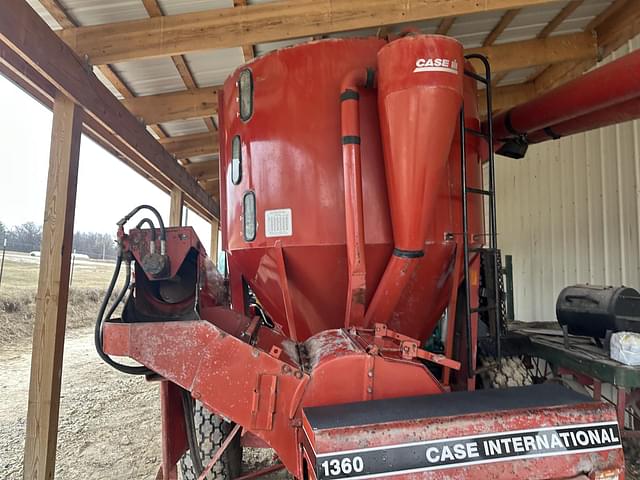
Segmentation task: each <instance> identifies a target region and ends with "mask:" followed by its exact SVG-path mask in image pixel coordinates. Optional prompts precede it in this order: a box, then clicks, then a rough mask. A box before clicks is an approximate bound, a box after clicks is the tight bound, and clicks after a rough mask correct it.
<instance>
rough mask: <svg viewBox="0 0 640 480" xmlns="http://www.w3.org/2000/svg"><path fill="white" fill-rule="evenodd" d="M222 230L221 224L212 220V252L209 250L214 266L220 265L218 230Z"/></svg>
mask: <svg viewBox="0 0 640 480" xmlns="http://www.w3.org/2000/svg"><path fill="white" fill-rule="evenodd" d="M219 229H220V222H219V221H218V220H216V219H215V218H214V219H213V220H211V250H209V257H210V258H211V261H212V262H213V264H214V265H218V230H219Z"/></svg>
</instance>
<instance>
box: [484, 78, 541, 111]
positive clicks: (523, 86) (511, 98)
mask: <svg viewBox="0 0 640 480" xmlns="http://www.w3.org/2000/svg"><path fill="white" fill-rule="evenodd" d="M491 93H492V98H491V100H492V103H493V105H492V108H493V111H494V112H497V111H499V110H504V109H506V108H510V107H512V106H514V105H518V104H520V103H523V102H526V101H528V100H530V99H531V98H533V97H534V96H535V95H536V87H535V85H534V83H533V82H527V83H518V84H516V85H506V86H504V87H496V88H494V89H493V91H492V92H491ZM486 105H487V102H486V97H485V94H484V90H482V91H481V92H480V93H479V94H478V111H479V112H481V114H482V113H483V112H486V111H487V107H486Z"/></svg>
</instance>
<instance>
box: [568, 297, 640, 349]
mask: <svg viewBox="0 0 640 480" xmlns="http://www.w3.org/2000/svg"><path fill="white" fill-rule="evenodd" d="M556 316H557V317H558V322H559V323H560V325H562V326H564V325H566V326H567V327H568V329H569V333H570V334H572V335H584V336H586V337H594V338H604V337H605V336H606V334H607V330H610V331H612V332H620V331H625V332H640V293H638V291H637V290H636V289H634V288H629V287H624V286H621V287H604V286H598V285H571V286H568V287H565V288H564V289H563V290H562V291H561V292H560V295H559V296H558V301H557V302H556Z"/></svg>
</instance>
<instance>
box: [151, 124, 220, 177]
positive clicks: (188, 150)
mask: <svg viewBox="0 0 640 480" xmlns="http://www.w3.org/2000/svg"><path fill="white" fill-rule="evenodd" d="M160 144H161V145H162V146H163V147H164V148H165V150H166V151H167V152H169V153H170V154H172V155H173V156H175V157H176V158H177V159H182V158H189V157H195V156H198V155H207V154H212V153H218V134H217V133H212V132H205V133H193V134H189V135H179V136H177V137H169V138H163V139H160ZM187 171H189V167H187ZM189 173H192V172H189Z"/></svg>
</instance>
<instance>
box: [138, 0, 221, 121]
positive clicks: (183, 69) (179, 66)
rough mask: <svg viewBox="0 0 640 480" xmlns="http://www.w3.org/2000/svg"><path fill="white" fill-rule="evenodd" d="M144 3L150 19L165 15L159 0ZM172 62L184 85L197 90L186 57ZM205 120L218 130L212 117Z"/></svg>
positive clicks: (177, 58) (178, 56) (182, 56)
mask: <svg viewBox="0 0 640 480" xmlns="http://www.w3.org/2000/svg"><path fill="white" fill-rule="evenodd" d="M142 2H143V4H144V8H145V9H146V10H147V13H148V14H149V16H150V17H162V16H163V15H164V12H163V11H162V8H160V5H159V4H158V0H142ZM171 61H172V62H173V64H174V65H175V67H176V70H178V74H179V75H180V78H182V81H183V82H184V85H185V86H186V87H187V88H188V89H189V90H195V89H196V88H198V84H197V82H196V79H195V77H194V76H193V73H192V72H191V69H190V68H189V65H188V64H187V61H186V59H185V58H184V55H172V56H171ZM203 120H204V123H205V125H206V126H207V129H208V130H209V131H210V132H215V131H216V130H217V127H216V124H215V123H214V122H213V119H212V118H211V117H205V118H203Z"/></svg>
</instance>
